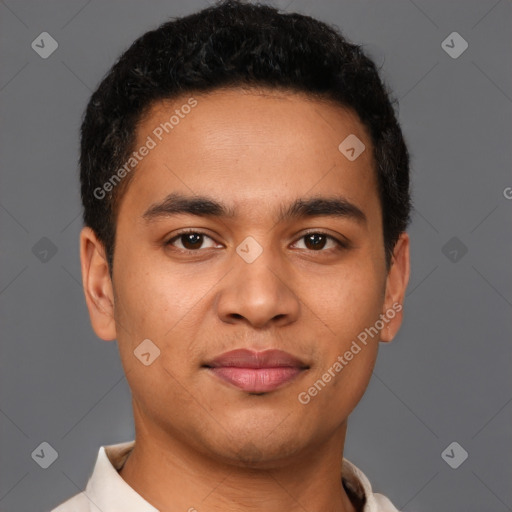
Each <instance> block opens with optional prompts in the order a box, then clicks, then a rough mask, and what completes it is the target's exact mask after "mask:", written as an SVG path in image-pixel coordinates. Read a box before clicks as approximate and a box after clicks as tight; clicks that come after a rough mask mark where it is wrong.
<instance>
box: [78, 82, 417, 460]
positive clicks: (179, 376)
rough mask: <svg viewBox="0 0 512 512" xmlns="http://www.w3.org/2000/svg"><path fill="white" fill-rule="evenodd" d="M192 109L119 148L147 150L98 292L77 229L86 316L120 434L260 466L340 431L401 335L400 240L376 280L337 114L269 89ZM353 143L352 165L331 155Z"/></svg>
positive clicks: (362, 133) (156, 120) (367, 159)
mask: <svg viewBox="0 0 512 512" xmlns="http://www.w3.org/2000/svg"><path fill="white" fill-rule="evenodd" d="M194 99H195V101H196V102H197V103H196V104H195V105H194V106H193V108H190V109H186V108H181V106H182V105H185V104H189V105H192V104H193V102H192V101H189V97H185V98H183V99H182V100H179V101H176V100H175V101H173V102H161V103H159V104H157V105H155V106H154V107H153V108H152V110H151V111H150V112H149V113H148V115H147V116H146V117H145V118H144V119H143V120H142V121H141V123H140V125H139V127H138V131H137V143H136V145H135V146H136V148H140V147H141V146H143V145H147V144H148V141H149V139H148V137H149V138H150V139H151V140H152V141H153V142H154V143H155V145H154V147H152V148H151V149H150V150H149V151H148V152H147V154H146V156H144V157H143V158H142V159H141V160H140V162H138V164H137V166H136V169H135V170H134V171H133V176H132V179H131V182H130V183H129V186H128V187H127V189H126V192H125V194H124V196H123V198H122V200H121V202H120V207H119V211H118V220H117V228H116V247H115V253H114V265H113V280H112V282H111V281H110V279H109V276H108V270H107V269H106V263H105V258H104V253H103V250H102V247H101V244H99V243H98V241H97V240H96V239H95V237H94V234H93V233H92V232H91V231H90V230H88V229H87V228H86V229H84V231H83V233H82V268H83V274H84V286H85V289H86V298H87V303H88V306H89V310H90V313H91V319H92V323H93V327H94V328H95V331H96V333H97V334H98V335H99V336H100V337H102V338H104V339H114V338H117V340H118V343H119V351H120V354H121V359H122V363H123V366H124V369H125V372H126V376H127V380H128V382H129V385H130V387H131V390H132V396H133V404H134V412H135V420H136V425H137V423H138V424H139V425H142V424H143V425H144V426H145V427H144V428H145V430H146V431H147V432H151V433H152V435H154V436H160V437H161V438H165V436H169V437H170V438H171V437H172V438H173V439H178V440H179V441H180V442H182V443H186V444H187V445H189V446H192V447H194V449H196V450H199V451H200V452H201V453H203V454H206V455H210V456H212V457H216V458H219V459H224V460H226V461H230V462H234V463H240V464H245V463H251V464H262V465H265V464H267V463H271V462H274V463H275V462H276V461H279V460H284V459H286V458H287V457H293V456H296V455H297V454H300V453H304V452H307V451H308V450H310V449H314V448H315V446H318V445H319V444H321V443H325V441H326V440H328V439H332V438H334V437H336V435H337V434H340V433H342V432H344V428H345V427H346V420H347V417H348V416H349V414H350V412H351V411H352V410H353V408H354V407H355V405H356V404H357V402H358V401H359V400H360V398H361V396H362V395H363V393H364V391H365V389H366V387H367V384H368V382H369V379H370V377H371V373H372V369H373V366H374V363H375V359H376V356H377V348H378V342H379V340H380V341H389V340H391V339H392V337H393V335H394V334H395V333H396V331H397V330H398V328H399V325H400V321H401V313H400V309H401V306H400V305H399V304H401V302H402V299H403V293H404V291H405V287H406V284H407V279H408V239H407V236H406V235H402V237H401V238H400V240H399V242H398V243H397V246H396V248H395V255H394V259H393V264H392V266H391V269H390V270H389V271H388V269H387V268H386V264H385V254H384V241H383V234H382V212H381V207H380V203H379V199H378V192H377V182H376V176H375V170H374V161H373V157H372V151H371V142H370V138H369V136H368V133H367V131H366V129H365V128H364V126H363V125H362V124H361V122H360V121H359V119H358V117H357V116H356V115H355V114H354V113H353V112H351V111H350V110H346V109H343V108H341V107H340V106H335V105H333V104H330V103H327V102H321V101H317V100H313V99H311V98H308V97H306V96H303V95H300V94H290V93H280V92H276V91H254V90H252V91H242V90H230V91H228V90H219V91H216V92H214V93H209V94H204V95H194ZM176 109H179V110H180V113H181V114H180V115H179V121H178V122H177V123H176V124H173V127H172V129H169V127H168V131H169V133H166V131H165V130H163V129H162V124H163V123H165V122H168V121H169V119H170V117H171V115H173V114H174V112H175V110H176ZM185 112H187V113H186V114H185ZM174 121H176V120H174ZM159 127H160V129H159ZM354 135H355V136H356V137H357V139H359V141H361V142H362V143H363V144H364V146H365V149H364V151H363V152H362V153H361V154H360V155H359V156H358V157H357V158H356V159H355V160H354V159H353V158H352V159H349V158H347V156H346V154H348V155H349V156H352V155H351V153H350V150H349V153H345V154H344V153H342V151H341V150H340V149H339V148H338V146H339V145H340V143H341V142H342V141H344V140H345V139H346V138H347V137H348V136H354ZM349 140H350V139H349ZM149 145H151V146H152V145H153V144H151V143H149ZM199 197H200V198H201V200H198V198H199ZM193 200H195V202H194V201H193ZM143 340H151V341H150V342H148V341H146V342H144V343H145V345H141V343H142V342H143ZM363 340H364V341H363ZM138 347H139V348H138ZM357 347H358V348H359V350H358V349H357ZM238 349H247V350H249V351H250V352H247V353H246V352H242V353H234V354H231V355H229V354H228V355H226V356H225V357H220V356H222V355H223V354H225V353H227V352H231V351H233V350H238ZM158 350H159V353H158ZM270 350H278V351H283V352H284V353H285V354H283V353H282V352H274V353H271V352H269V351H270ZM134 351H135V353H136V354H138V355H139V357H137V356H136V355H135V354H134ZM141 352H142V353H144V354H149V355H145V356H143V357H142V358H141V357H140V354H141ZM260 352H264V355H263V356H262V355H261V354H258V353H260ZM350 354H351V356H350ZM219 357H220V359H219ZM141 359H142V361H141ZM144 363H146V364H144ZM336 363H337V364H336ZM255 367H256V368H255ZM340 367H341V368H340Z"/></svg>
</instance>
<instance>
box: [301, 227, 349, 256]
mask: <svg viewBox="0 0 512 512" xmlns="http://www.w3.org/2000/svg"><path fill="white" fill-rule="evenodd" d="M299 241H304V245H305V248H306V249H309V250H311V251H316V252H321V251H322V250H324V249H326V246H328V245H329V243H330V246H328V247H327V250H328V249H339V248H346V247H347V246H348V245H347V243H345V242H342V241H341V240H338V239H337V238H334V237H333V236H331V235H327V234H326V233H321V232H318V231H313V232H310V233H306V234H305V235H303V236H301V237H300V238H299ZM296 243H298V242H296Z"/></svg>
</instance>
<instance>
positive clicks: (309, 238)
mask: <svg viewBox="0 0 512 512" xmlns="http://www.w3.org/2000/svg"><path fill="white" fill-rule="evenodd" d="M304 240H305V241H306V247H307V248H308V249H311V250H312V251H316V250H319V249H323V248H324V247H325V244H326V242H327V236H326V235H322V234H321V233H310V234H309V235H306V236H304Z"/></svg>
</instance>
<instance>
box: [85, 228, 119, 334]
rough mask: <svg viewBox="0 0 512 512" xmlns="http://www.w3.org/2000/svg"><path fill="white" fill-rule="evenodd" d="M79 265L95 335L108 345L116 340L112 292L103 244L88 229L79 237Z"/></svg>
mask: <svg viewBox="0 0 512 512" xmlns="http://www.w3.org/2000/svg"><path fill="white" fill-rule="evenodd" d="M80 262H81V266H82V284H83V287H84V292H85V302H86V303H87V308H88V309H89V317H90V318H91V324H92V328H93V329H94V332H95V333H96V335H97V336H98V337H99V338H101V339H103V340H105V341H110V340H114V339H115V338H116V326H115V321H114V291H113V287H112V280H111V279H110V274H109V269H108V262H107V258H106V254H105V249H104V247H103V244H102V243H101V242H100V241H99V240H98V238H97V237H96V234H95V233H94V231H93V230H92V229H91V228H88V227H85V228H83V229H82V231H81V233H80Z"/></svg>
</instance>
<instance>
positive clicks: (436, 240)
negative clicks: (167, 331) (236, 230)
mask: <svg viewBox="0 0 512 512" xmlns="http://www.w3.org/2000/svg"><path fill="white" fill-rule="evenodd" d="M207 5H208V3H207V1H206V0H193V1H185V0H180V1H177V0H175V1H163V0H158V1H157V0H152V1H144V2H143V1H138V2H137V1H134V0H130V1H126V0H123V1H121V0H103V1H100V0H92V1H91V0H89V1H87V0H73V1H64V0H53V1H36V0H17V1H16V0H4V1H0V17H1V18H0V20H1V21H0V23H1V25H0V41H1V46H0V62H1V75H0V109H1V112H0V120H1V125H2V126H1V136H0V144H1V148H0V150H1V163H2V166H1V189H0V192H1V193H0V223H1V224H0V226H1V230H2V231H1V233H2V251H1V260H0V269H1V270H0V304H1V322H2V335H3V338H2V344H1V358H0V364H1V387H0V432H1V447H0V461H1V463H0V464H1V465H0V510H1V511H2V512H21V511H45V510H50V509H51V508H52V507H54V506H55V505H56V504H57V503H60V502H61V501H63V500H65V499H67V498H68V497H70V496H71V495H74V494H76V493H77V492H79V491H80V490H81V489H82V488H83V487H84V486H85V484H86V481H87V478H88V477H89V475H90V473H91V470H92V468H93V464H94V461H95V458H96V455H97V450H98V447H99V446H101V445H104V444H112V443H117V442H122V441H128V440H131V439H133V435H134V430H133V422H132V416H131V402H130V392H129V388H128V385H127V382H126V380H125V378H124V376H123V371H122V367H121V365H120V362H119V359H118V352H117V345H116V343H115V342H108V343H107V342H104V341H100V340H98V339H97V338H96V337H95V335H94V333H93V332H92V330H91V327H90V325H89V318H88V314H87V310H86V307H85V302H84V298H83V293H82V288H81V284H80V281H81V277H80V266H79V254H78V234H79V231H80V228H81V218H80V214H81V206H80V201H79V188H78V172H77V159H78V144H79V139H78V131H79V126H80V122H81V116H82V113H83V110H84V108H85V106H86V103H87V101H88V99H89V97H90V95H91V93H92V91H93V90H94V89H95V87H96V86H97V85H98V83H99V81H100V79H101V78H102V76H103V75H104V74H105V73H106V72H107V71H108V69H109V68H110V66H111V65H112V64H113V63H114V61H115V59H116V58H117V57H118V56H119V55H120V53H121V52H122V51H123V50H125V49H126V48H127V46H128V45H129V44H130V43H131V42H132V41H133V40H134V39H135V38H136V37H138V36H139V35H141V34H142V33H144V32H146V31H147V30H149V29H152V28H156V27H157V26H158V25H159V24H160V23H162V22H164V21H165V20H167V19H168V18H169V17H174V16H181V15H184V14H188V13H191V12H193V11H196V10H199V9H200V8H203V7H205V6H207ZM275 5H278V6H279V7H281V8H283V9H285V10H287V11H298V12H302V13H304V14H311V15H313V16H315V17H318V18H320V19H321V20H324V21H327V22H329V23H332V24H335V25H337V26H338V27H339V28H340V29H341V31H342V32H343V33H344V34H345V35H346V36H347V37H348V38H349V39H351V40H352V41H353V42H356V43H358V44H363V45H364V47H365V48H366V49H367V50H368V52H369V53H370V55H371V56H372V57H373V58H374V59H375V60H376V62H377V64H378V65H379V66H382V76H383V78H384V80H385V81H386V82H387V83H388V84H389V86H390V87H391V89H392V90H393V91H394V93H395V96H396V97H397V98H398V100H399V119H400V122H401V124H402V127H403V131H404V134H405V137H406V140H407V143H408V145H409V149H410V153H411V159H412V161H411V163H412V178H413V196H414V204H415V211H414V214H413V222H412V225H411V227H410V230H409V233H410V235H411V238H412V275H411V281H410V285H409V289H408V294H407V297H406V301H405V322H404V325H403V327H402V329H401V331H400V333H399V334H398V336H397V337H396V339H395V340H394V341H393V342H392V343H391V344H389V345H384V344H382V345H381V349H380V354H379V360H378V363H377V366H376V368H375V372H374V377H373V379H372V381H371V383H370V386H369V388H368V391H367V393H366V395H365V396H364V398H363V400H362V401H361V403H360V404H359V406H358V408H357V409H356V411H355V412H354V413H353V415H352V416H351V419H350V421H349V430H348V437H347V444H346V452H345V456H346V457H347V458H348V459H349V460H351V461H352V462H354V463H355V464H356V465H358V466H359V467H360V468H361V469H362V470H363V471H364V472H365V473H366V474H367V476H368V477H369V479H370V481H371V482H372V484H373V486H374V489H375V490H376V491H378V492H383V493H384V494H386V495H387V496H389V498H390V499H391V500H392V501H393V502H394V503H395V504H396V506H397V507H398V508H399V509H400V510H404V511H410V512H412V511H416V512H426V511H438V512H443V511H450V512H463V511H464V512H502V511H507V510H512V485H511V483H512V479H511V478H512V470H511V463H512V421H511V420H512V386H511V380H512V379H511V375H512V372H511V367H512V365H511V363H512V349H511V332H512V326H511V323H512V322H511V318H512V317H511V313H512V309H511V308H512V271H511V261H512V258H511V255H512V251H511V246H512V237H511V233H512V231H511V227H512V226H511V224H512V217H511V210H512V199H511V198H512V188H510V187H512V175H511V173H510V169H511V168H512V166H511V164H512V162H511V132H512V129H511V124H512V123H511V111H512V87H511V82H512V59H511V55H512V44H511V42H512V31H511V30H510V29H511V20H512V5H511V2H510V0H500V1H497V0H485V1H484V0H480V1H476V0H467V1H461V0H459V1H446V0H435V1H434V0H429V1H427V0H414V1H413V0H385V1H382V0H372V1H370V0H365V1H348V0H343V1H341V0H322V1H314V2H313V1H309V2H308V1H305V0H292V1H290V0H283V1H282V2H276V3H275ZM43 32H47V33H48V34H49V35H50V36H51V37H52V38H53V39H54V40H55V41H56V42H57V44H58V48H57V49H56V50H55V51H54V52H53V53H52V54H51V55H49V56H47V58H42V56H40V52H42V51H43V49H42V48H38V50H39V52H38V51H36V49H35V48H33V46H32V42H33V41H34V42H35V43H34V44H39V47H41V46H44V47H45V50H44V51H49V50H51V48H52V47H51V45H52V44H55V43H52V42H51V40H50V39H49V38H48V36H46V35H44V36H40V34H41V33H43ZM453 32H457V34H458V35H454V34H453ZM41 38H45V39H44V41H45V43H44V44H41V43H40V41H41ZM38 41H39V43H38ZM443 41H445V42H444V43H443ZM464 41H466V42H467V44H468V47H467V49H466V50H465V51H464V52H463V53H462V54H460V55H457V54H458V53H460V51H461V50H462V49H463V48H464V47H465V43H464ZM36 48H37V47H36ZM450 53H451V55H450ZM454 57H456V58H454ZM43 442H46V443H49V444H50V445H51V447H53V449H54V450H55V451H56V453H57V454H58V457H57V459H56V460H55V462H54V463H53V464H51V466H49V467H48V468H47V469H43V468H42V467H40V465H39V463H38V461H37V457H35V456H33V454H34V453H38V450H39V451H40V449H41V448H40V445H41V443H43ZM453 442H456V443H458V444H457V445H452V443H453ZM450 445H451V446H450ZM44 446H46V445H43V447H44ZM46 450H47V452H46V453H49V452H48V448H46ZM463 450H464V451H463ZM465 452H467V454H468V457H467V459H466V460H464V462H462V463H461V464H460V465H459V466H458V467H457V468H456V469H453V468H452V467H451V466H450V465H449V464H448V462H450V463H451V464H452V465H457V464H458V463H460V461H461V460H462V459H463V456H464V453H465ZM443 453H444V456H443V455H442V454H443Z"/></svg>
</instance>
